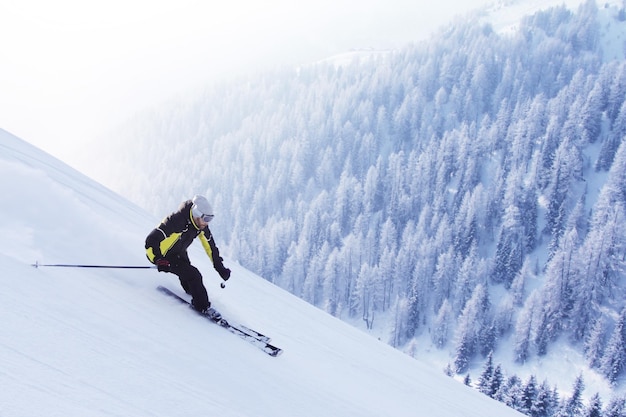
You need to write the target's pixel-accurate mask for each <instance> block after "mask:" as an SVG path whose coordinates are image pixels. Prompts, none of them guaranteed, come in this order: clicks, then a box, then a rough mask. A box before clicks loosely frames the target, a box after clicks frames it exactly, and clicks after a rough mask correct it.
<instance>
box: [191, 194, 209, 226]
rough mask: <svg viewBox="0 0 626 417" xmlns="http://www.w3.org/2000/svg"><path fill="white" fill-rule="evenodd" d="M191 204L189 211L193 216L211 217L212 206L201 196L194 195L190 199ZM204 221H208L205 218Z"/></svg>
mask: <svg viewBox="0 0 626 417" xmlns="http://www.w3.org/2000/svg"><path fill="white" fill-rule="evenodd" d="M191 201H192V202H193V205H192V206H191V212H192V213H193V216H194V217H204V216H207V217H208V218H209V219H211V218H213V207H212V206H211V204H209V202H208V200H207V199H206V198H205V197H203V196H201V195H196V196H194V197H193V199H192V200H191ZM205 221H208V220H206V219H205Z"/></svg>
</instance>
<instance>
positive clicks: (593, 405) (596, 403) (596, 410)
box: [583, 393, 603, 417]
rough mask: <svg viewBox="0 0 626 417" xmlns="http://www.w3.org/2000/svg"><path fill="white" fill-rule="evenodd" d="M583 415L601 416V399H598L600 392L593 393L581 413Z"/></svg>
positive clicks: (585, 416)
mask: <svg viewBox="0 0 626 417" xmlns="http://www.w3.org/2000/svg"><path fill="white" fill-rule="evenodd" d="M583 417H603V415H602V401H601V400H600V394H598V393H595V394H594V395H593V397H591V400H590V401H589V405H588V406H587V408H586V410H585V411H584V413H583Z"/></svg>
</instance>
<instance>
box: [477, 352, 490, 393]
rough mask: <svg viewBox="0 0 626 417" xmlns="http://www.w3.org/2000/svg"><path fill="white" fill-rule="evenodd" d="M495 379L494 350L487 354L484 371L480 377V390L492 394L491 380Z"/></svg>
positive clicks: (478, 386)
mask: <svg viewBox="0 0 626 417" xmlns="http://www.w3.org/2000/svg"><path fill="white" fill-rule="evenodd" d="M492 379H493V352H490V353H489V355H488V356H487V361H486V362H485V365H484V367H483V371H482V372H481V374H480V377H479V378H478V385H477V388H478V391H480V392H482V393H483V394H485V395H489V396H492V394H493V393H492V392H491V380H492Z"/></svg>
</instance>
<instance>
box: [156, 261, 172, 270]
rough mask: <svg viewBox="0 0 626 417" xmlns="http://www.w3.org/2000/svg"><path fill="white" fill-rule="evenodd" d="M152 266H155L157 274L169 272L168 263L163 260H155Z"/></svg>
mask: <svg viewBox="0 0 626 417" xmlns="http://www.w3.org/2000/svg"><path fill="white" fill-rule="evenodd" d="M154 264H155V265H156V266H157V269H158V271H159V272H170V270H171V265H170V261H168V260H167V259H165V258H159V259H156V260H155V261H154Z"/></svg>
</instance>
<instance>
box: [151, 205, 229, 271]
mask: <svg viewBox="0 0 626 417" xmlns="http://www.w3.org/2000/svg"><path fill="white" fill-rule="evenodd" d="M192 205H193V203H192V202H191V200H188V201H185V202H184V203H182V204H181V206H180V208H179V209H178V211H176V212H174V213H172V214H170V215H169V216H168V217H166V218H165V219H164V220H163V221H162V222H161V224H160V225H159V226H158V227H157V228H155V229H154V230H152V232H150V234H149V235H148V237H147V238H146V255H147V256H148V259H149V260H150V262H152V263H154V262H155V260H156V259H159V258H165V259H167V260H169V261H170V262H171V263H172V264H173V265H176V264H179V263H181V262H186V263H189V256H188V255H187V248H188V247H189V245H191V243H192V242H193V240H194V239H195V238H196V237H197V236H199V237H200V242H202V246H203V247H204V250H205V251H206V253H207V255H209V258H210V259H211V261H212V262H213V266H214V267H215V269H216V270H217V272H218V273H220V275H221V271H223V270H224V269H225V268H224V264H223V259H222V258H221V257H220V253H219V250H218V249H217V246H215V242H214V241H213V235H212V234H211V231H210V230H209V227H208V226H207V227H205V228H204V229H200V228H198V226H197V225H196V223H195V222H194V221H193V216H192V214H191V206H192Z"/></svg>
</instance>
